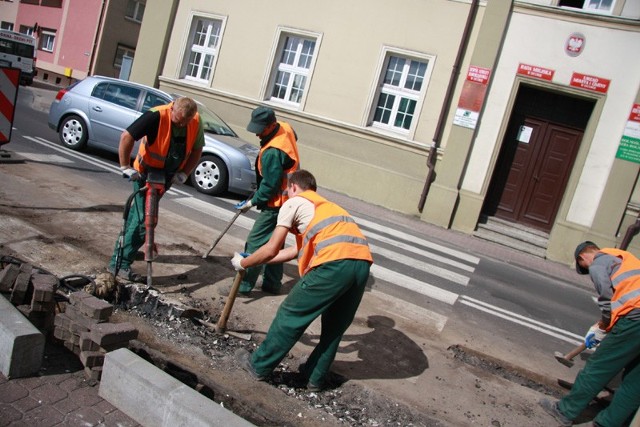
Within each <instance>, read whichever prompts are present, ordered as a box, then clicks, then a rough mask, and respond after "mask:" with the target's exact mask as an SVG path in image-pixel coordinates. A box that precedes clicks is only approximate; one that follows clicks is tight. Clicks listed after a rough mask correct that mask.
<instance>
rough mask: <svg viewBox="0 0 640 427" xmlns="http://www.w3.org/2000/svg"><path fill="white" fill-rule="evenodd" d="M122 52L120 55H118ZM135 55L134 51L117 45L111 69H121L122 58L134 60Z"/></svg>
mask: <svg viewBox="0 0 640 427" xmlns="http://www.w3.org/2000/svg"><path fill="white" fill-rule="evenodd" d="M121 52H122V55H120V53H121ZM135 54H136V50H135V49H132V48H130V47H127V46H125V45H122V44H119V45H118V47H117V48H116V56H115V57H114V58H113V67H114V68H117V69H120V68H122V58H124V57H125V56H128V57H129V58H134V57H135Z"/></svg>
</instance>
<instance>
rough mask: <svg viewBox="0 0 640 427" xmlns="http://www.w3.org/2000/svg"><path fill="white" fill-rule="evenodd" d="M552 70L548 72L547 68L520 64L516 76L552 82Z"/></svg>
mask: <svg viewBox="0 0 640 427" xmlns="http://www.w3.org/2000/svg"><path fill="white" fill-rule="evenodd" d="M554 73H555V71H554V70H550V69H548V68H542V67H538V66H535V65H529V64H520V65H519V66H518V74H522V75H523V76H528V77H533V78H536V79H542V80H549V81H551V80H553V74H554Z"/></svg>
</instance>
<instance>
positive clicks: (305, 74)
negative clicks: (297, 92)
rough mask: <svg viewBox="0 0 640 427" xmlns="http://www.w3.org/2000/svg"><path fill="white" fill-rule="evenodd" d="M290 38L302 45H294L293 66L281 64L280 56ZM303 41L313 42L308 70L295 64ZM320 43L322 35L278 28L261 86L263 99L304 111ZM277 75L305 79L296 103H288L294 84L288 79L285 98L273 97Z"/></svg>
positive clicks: (300, 54)
mask: <svg viewBox="0 0 640 427" xmlns="http://www.w3.org/2000/svg"><path fill="white" fill-rule="evenodd" d="M292 38H294V39H298V40H300V41H301V42H302V43H298V44H297V45H296V49H295V51H294V52H292V53H293V54H294V57H295V58H294V64H293V65H289V64H285V63H282V62H281V59H282V54H283V51H284V49H285V47H286V46H285V43H286V42H287V40H291V39H292ZM304 41H313V42H314V48H313V55H312V56H311V58H309V60H308V62H309V63H308V65H309V66H308V68H305V67H298V66H297V65H296V64H298V63H299V59H300V58H301V56H302V49H303V47H304ZM321 43H322V34H321V33H316V32H312V31H305V30H299V29H293V28H288V27H278V29H277V31H276V35H275V39H274V44H273V47H272V53H271V58H272V65H271V68H270V70H269V73H268V76H267V79H266V80H265V82H264V84H263V89H262V93H263V99H265V100H267V101H269V102H271V103H274V104H280V105H282V106H285V107H288V108H292V109H296V110H304V106H305V104H306V100H307V96H308V95H309V87H310V86H311V78H312V76H313V70H314V68H315V65H316V61H317V59H318V52H319V51H320V45H321ZM279 73H290V75H294V76H298V77H302V78H304V79H305V81H304V85H303V86H302V88H301V91H302V95H301V96H300V98H299V99H298V101H297V102H294V101H290V100H289V98H290V96H291V91H292V90H294V82H295V78H294V79H293V80H291V79H289V81H288V83H287V85H286V89H285V98H284V99H282V98H279V97H275V96H273V91H274V89H275V86H276V84H278V82H277V81H276V79H277V78H278V75H279Z"/></svg>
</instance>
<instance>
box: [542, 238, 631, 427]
mask: <svg viewBox="0 0 640 427" xmlns="http://www.w3.org/2000/svg"><path fill="white" fill-rule="evenodd" d="M574 257H575V260H576V271H577V272H578V273H579V274H589V276H590V277H591V280H592V281H593V284H594V286H595V288H596V291H597V293H598V306H599V307H600V311H601V312H602V318H601V319H600V321H598V323H596V324H595V325H593V326H592V327H591V328H589V332H587V335H586V336H585V345H586V346H587V348H591V347H593V346H595V345H598V344H599V346H598V349H597V351H596V352H595V353H593V355H592V356H591V357H590V358H589V359H588V360H587V363H586V364H585V366H584V368H583V369H582V370H581V371H580V372H579V373H578V376H577V377H576V381H575V384H574V385H573V387H572V388H571V392H570V393H569V394H568V395H566V396H565V397H563V398H562V399H560V400H559V401H552V400H550V399H542V400H541V401H540V405H541V406H542V407H543V408H544V409H545V411H546V412H548V413H549V414H550V415H552V416H553V417H554V418H555V419H556V420H557V421H558V422H560V424H561V425H563V426H570V425H572V422H573V420H575V419H576V418H577V417H578V415H580V413H581V412H582V411H583V410H584V409H585V408H586V407H587V405H588V404H589V402H590V401H591V400H592V399H593V398H594V397H596V396H597V394H598V393H599V392H600V391H601V390H602V389H603V388H604V386H605V385H606V384H608V383H609V381H611V379H613V377H615V376H616V375H617V374H618V373H619V372H620V371H621V370H624V373H623V380H622V383H621V384H620V387H619V388H618V390H616V392H615V394H614V396H613V400H612V401H611V404H610V405H609V406H608V407H607V408H606V409H604V410H603V411H601V412H600V413H599V414H598V416H596V418H595V419H594V425H596V426H605V427H611V426H622V425H625V423H626V422H627V421H628V420H629V418H631V416H632V415H633V414H634V412H635V411H636V410H637V409H638V406H640V260H639V259H638V258H636V257H635V256H634V255H633V254H632V253H630V252H627V251H623V250H620V249H611V248H604V249H600V248H598V246H597V245H596V244H595V243H593V242H590V241H586V242H582V243H580V244H579V245H578V246H577V247H576V250H575V253H574Z"/></svg>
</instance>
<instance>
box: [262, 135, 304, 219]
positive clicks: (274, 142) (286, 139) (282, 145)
mask: <svg viewBox="0 0 640 427" xmlns="http://www.w3.org/2000/svg"><path fill="white" fill-rule="evenodd" d="M278 124H279V125H280V129H278V132H277V133H276V134H275V136H274V137H273V138H271V140H270V141H269V142H267V143H266V144H265V145H264V146H262V147H260V153H259V154H258V172H259V173H260V176H262V154H263V153H264V152H265V150H266V149H267V148H277V149H278V150H280V151H284V153H285V154H286V155H287V156H289V158H290V159H291V160H293V166H291V167H290V168H289V169H286V170H284V171H283V173H282V183H281V184H280V192H279V193H277V194H274V195H273V196H272V197H271V198H270V199H269V201H268V202H267V206H269V207H270V208H279V207H280V206H282V204H283V203H284V202H286V201H287V199H288V198H289V195H288V194H287V187H288V186H289V177H290V176H291V174H292V173H294V172H295V171H297V170H298V169H299V168H300V156H299V155H298V145H297V144H296V134H295V133H294V131H293V129H292V128H291V126H290V125H289V124H288V123H284V122H278Z"/></svg>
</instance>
